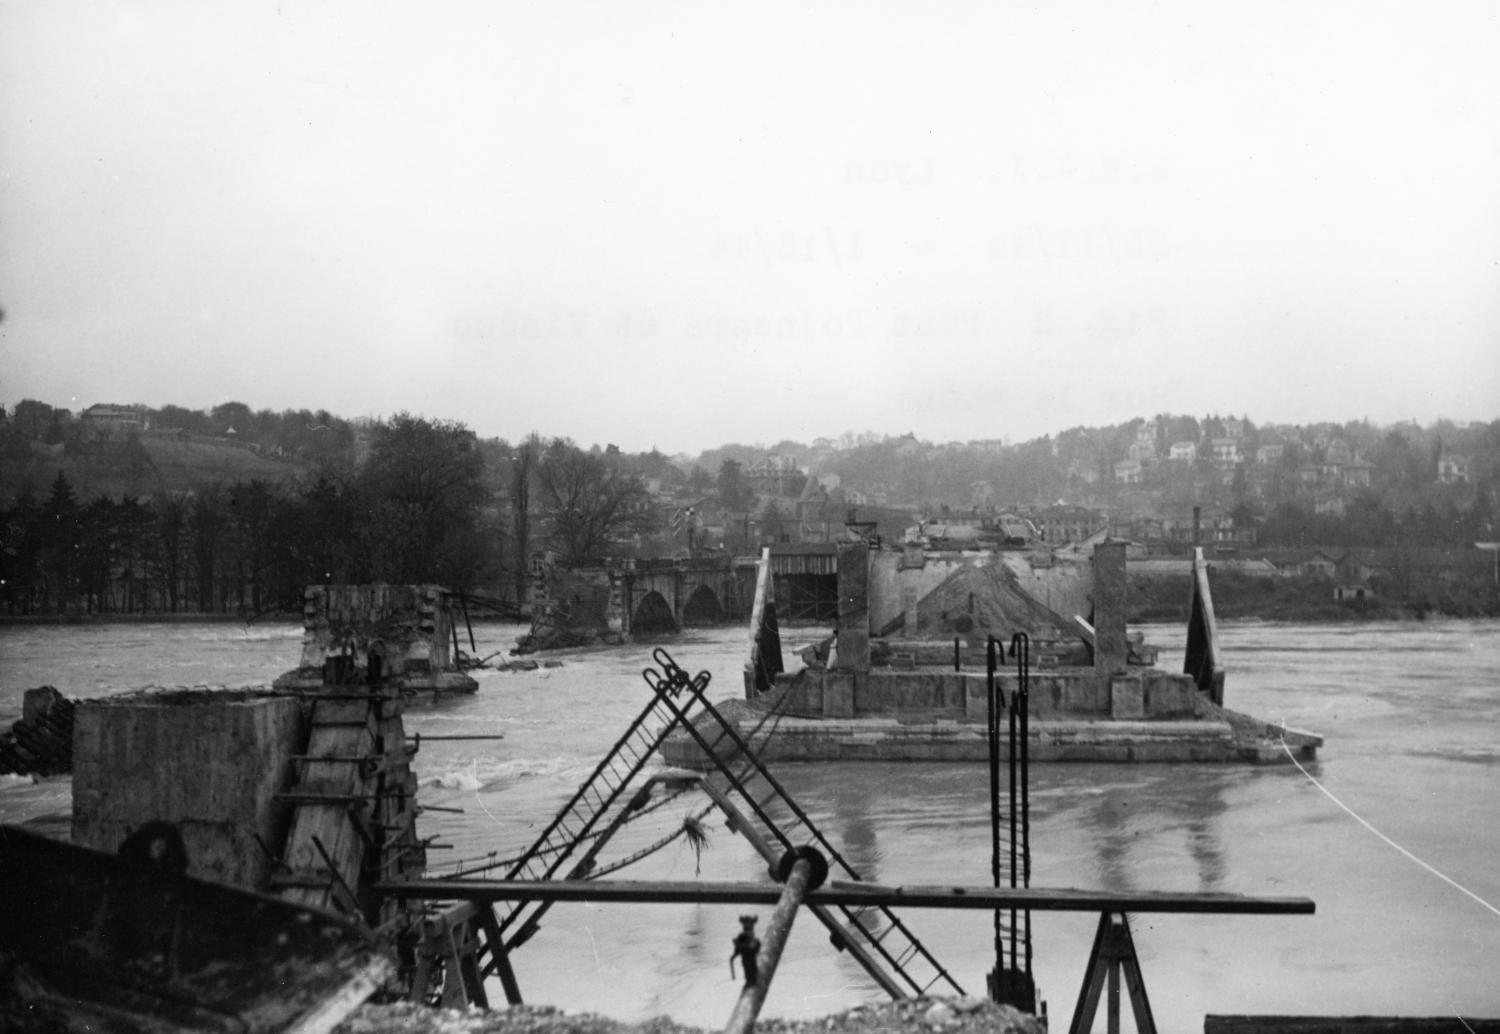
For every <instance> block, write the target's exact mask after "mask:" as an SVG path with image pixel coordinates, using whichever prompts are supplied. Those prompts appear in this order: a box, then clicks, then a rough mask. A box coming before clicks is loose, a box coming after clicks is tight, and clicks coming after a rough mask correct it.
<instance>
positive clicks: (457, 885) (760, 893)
mask: <svg viewBox="0 0 1500 1034" xmlns="http://www.w3.org/2000/svg"><path fill="white" fill-rule="evenodd" d="M372 889H373V890H374V891H375V892H376V893H379V894H383V895H385V896H387V897H395V898H408V899H412V900H438V901H591V902H625V903H641V902H697V903H703V904H734V905H774V904H775V903H776V902H777V900H778V899H779V898H780V896H781V888H780V887H779V886H778V885H776V884H774V883H744V882H727V881H726V882H710V881H706V880H704V881H695V882H690V883H672V882H659V881H649V880H641V881H637V880H472V879H431V880H412V881H410V882H407V883H389V882H388V883H382V884H379V885H377V886H375V887H374V888H372ZM804 903H805V904H807V905H809V906H811V905H854V906H859V905H899V906H901V907H903V908H954V909H996V908H1016V909H1026V908H1029V909H1033V910H1036V911H1041V912H1173V913H1186V914H1214V915H1311V914H1312V913H1313V912H1314V911H1315V909H1316V906H1315V905H1314V903H1313V902H1312V901H1311V900H1310V899H1308V898H1282V897H1274V898H1273V897H1249V896H1246V895H1241V894H1198V893H1190V892H1175V891H1141V892H1135V893H1116V892H1112V891H1096V890H1073V889H1066V888H1064V889H1050V888H1045V887H1029V888H1020V887H1017V888H1011V887H971V886H933V885H920V886H918V885H908V886H901V887H887V886H881V885H879V884H867V883H841V882H839V881H837V880H835V881H832V882H830V883H828V884H826V885H824V886H823V887H820V888H818V889H817V890H815V891H813V892H811V893H810V894H808V895H807V897H806V898H805V899H804Z"/></svg>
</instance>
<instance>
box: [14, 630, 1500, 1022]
mask: <svg viewBox="0 0 1500 1034" xmlns="http://www.w3.org/2000/svg"><path fill="white" fill-rule="evenodd" d="M1146 631H1147V635H1148V639H1149V640H1150V641H1152V642H1154V643H1157V644H1158V645H1160V646H1162V647H1163V648H1164V654H1165V656H1164V658H1163V664H1164V665H1174V664H1180V646H1181V639H1182V632H1181V630H1180V629H1178V628H1175V627H1165V626H1153V627H1150V628H1148V629H1147V630H1146ZM476 632H477V634H478V636H479V637H480V642H479V651H480V653H481V654H484V653H488V652H490V650H497V649H501V648H502V647H505V646H508V645H509V644H510V643H511V642H512V641H514V639H515V636H516V634H517V629H516V628H515V627H514V626H505V625H489V626H483V625H482V626H478V627H477V628H476ZM1221 633H1222V635H1223V639H1224V646H1225V653H1226V656H1227V662H1228V664H1229V666H1230V667H1229V678H1228V686H1227V691H1226V695H1227V702H1228V703H1229V704H1230V706H1232V707H1235V708H1237V709H1240V710H1243V711H1247V712H1250V713H1252V714H1255V715H1257V716H1259V717H1262V718H1266V719H1269V720H1272V721H1285V722H1286V724H1288V725H1291V726H1295V727H1298V728H1303V729H1309V730H1312V731H1315V732H1318V733H1321V734H1322V735H1324V736H1325V737H1326V740H1327V742H1326V745H1325V746H1324V748H1323V749H1322V751H1321V757H1320V759H1319V761H1318V762H1317V763H1316V764H1314V765H1311V766H1309V775H1310V776H1312V777H1315V778H1316V779H1317V780H1318V781H1319V782H1321V783H1322V784H1323V786H1324V787H1326V789H1327V791H1328V792H1329V793H1331V794H1332V795H1333V796H1334V797H1336V798H1337V799H1338V802H1341V803H1336V802H1335V801H1334V800H1333V799H1330V797H1329V796H1328V795H1327V794H1325V793H1324V792H1323V791H1322V790H1320V789H1319V788H1318V786H1317V785H1315V784H1314V783H1313V782H1312V781H1311V779H1310V778H1309V775H1304V774H1303V773H1302V772H1299V771H1298V770H1297V769H1296V768H1295V767H1292V766H1290V765H1286V766H1278V767H1273V768H1248V767H1227V766H1225V767H1196V766H1187V765H1152V766H1110V765H1086V764H1072V765H1038V766H1035V768H1034V769H1033V772H1032V788H1033V789H1032V851H1033V884H1034V885H1036V886H1048V887H1081V888H1098V889H1106V890H1108V889H1119V890H1127V889H1128V890H1168V891H1196V890H1213V891H1231V892H1237V893H1246V894H1263V895H1277V896H1305V897H1309V898H1312V899H1313V900H1314V901H1315V902H1316V903H1317V913H1316V914H1315V915H1312V916H1288V917H1259V916H1224V917H1218V916H1180V917H1174V916H1151V915H1139V916H1135V917H1133V919H1132V926H1133V929H1134V931H1135V940H1136V945H1137V948H1138V950H1139V952H1140V954H1141V958H1142V965H1143V971H1144V974H1145V979H1146V985H1147V989H1148V991H1149V994H1150V998H1151V1004H1152V1007H1153V1009H1154V1010H1155V1013H1156V1018H1157V1022H1158V1026H1159V1027H1160V1028H1161V1029H1163V1030H1201V1029H1202V1022H1203V1021H1202V1017H1203V1015H1204V1014H1205V1013H1208V1012H1216V1013H1336V1014H1356V1013H1357V1014H1401V1015H1438V1016H1441V1015H1462V1016H1476V1015H1481V1016H1500V911H1497V909H1500V623H1496V622H1459V621H1436V622H1424V623H1411V624H1377V625H1357V626H1332V627H1330V626H1309V625H1282V624H1270V623H1265V624H1260V623H1241V624H1233V623H1231V624H1226V625H1224V626H1222V629H1221ZM815 635H816V632H814V631H809V632H807V633H805V636H804V637H801V638H799V632H798V631H796V630H792V631H790V632H788V633H787V639H788V640H790V643H789V645H790V646H792V647H795V646H797V645H801V642H803V641H810V640H811V639H812V638H813V637H814V636H815ZM300 641H301V633H300V630H299V629H297V628H295V627H293V626H280V625H278V626H241V625H191V626H156V625H129V626H102V627H88V628H35V627H21V628H16V627H11V628H4V629H0V723H3V724H5V725H8V724H9V722H11V721H13V720H14V719H15V718H16V717H17V716H18V715H19V713H20V697H21V691H22V690H23V689H25V688H28V687H31V686H35V685H41V684H44V683H46V684H51V685H55V686H57V687H58V688H59V689H61V690H63V691H64V692H65V693H68V694H69V695H73V696H98V695H104V694H107V693H113V692H120V691H124V690H128V689H134V688H140V687H142V686H147V685H172V686H176V685H215V686H220V685H222V686H243V685H254V684H263V683H267V682H269V681H270V680H271V679H272V678H274V677H275V676H276V675H277V674H280V673H281V672H282V671H285V670H287V669H288V668H291V667H293V666H295V664H296V662H297V658H298V655H299V652H300ZM652 645H655V644H635V645H632V646H629V647H623V648H616V649H611V650H593V651H573V652H563V653H560V654H558V655H556V656H557V657H558V659H560V660H562V661H563V666H562V667H560V668H553V669H543V670H539V671H536V672H524V673H499V672H481V673H479V678H480V689H479V692H478V694H477V695H475V696H474V697H472V698H469V699H462V700H453V701H450V702H446V703H444V704H441V705H437V706H428V707H423V708H419V709H415V710H413V711H411V712H409V713H408V731H409V732H426V733H428V734H437V733H442V732H468V733H478V732H498V733H503V734H504V736H505V739H504V740H503V741H500V742H498V743H488V742H476V741H470V742H429V743H427V744H425V745H424V746H423V748H422V751H421V753H420V754H419V755H418V757H417V768H418V774H419V777H420V780H421V785H422V794H423V802H424V803H426V804H431V805H438V806H442V807H445V808H461V809H463V813H462V814H450V813H446V812H438V811H428V812H426V813H424V815H423V816H422V818H421V832H422V833H423V834H424V835H432V834H438V835H439V837H440V839H441V840H442V841H443V842H445V843H449V844H452V845H453V847H452V848H451V849H450V850H447V851H434V852H433V853H432V856H431V858H432V861H433V864H434V869H435V871H436V872H438V873H441V872H443V871H445V870H448V869H451V868H452V867H453V866H454V865H455V864H459V863H465V862H466V863H473V862H474V861H476V860H482V859H483V858H484V857H486V856H487V855H488V854H489V853H491V852H494V853H495V854H496V856H498V857H505V856H507V855H509V854H512V853H514V852H516V851H518V850H519V849H520V848H522V847H524V846H525V845H526V844H527V843H529V842H530V840H531V839H532V838H533V837H534V836H535V835H536V834H537V832H538V831H539V829H540V828H541V826H542V825H544V824H545V822H546V821H547V820H548V819H549V818H550V817H551V815H552V814H553V813H554V812H555V811H556V809H557V808H558V807H560V806H561V805H562V804H563V802H564V801H565V800H566V798H567V797H568V795H569V794H570V793H571V792H572V790H573V789H574V788H575V787H576V786H577V784H578V783H579V782H580V781H581V780H582V779H583V778H584V777H585V776H586V775H587V774H588V773H589V771H591V770H592V767H593V765H594V764H595V763H596V762H597V760H598V758H599V757H600V755H601V754H602V752H603V751H604V750H606V749H607V748H608V747H609V746H610V744H611V743H613V741H614V740H615V738H616V737H617V736H618V735H619V734H620V732H622V731H623V729H624V727H625V725H626V724H628V722H629V721H630V720H631V718H633V717H634V716H635V714H637V713H638V712H639V710H640V709H641V708H642V707H643V706H644V705H645V703H646V702H647V700H648V697H649V690H648V689H647V687H646V685H645V683H644V682H643V680H642V679H641V677H640V670H641V668H642V667H644V666H645V665H646V664H647V663H649V660H650V650H651V647H652ZM661 645H665V646H666V647H667V649H668V650H670V651H671V652H672V653H673V655H674V656H676V658H677V659H678V661H679V662H680V663H681V664H682V665H683V667H686V668H688V669H689V670H691V671H695V672H696V671H699V670H708V671H709V672H710V673H711V674H712V675H713V679H714V683H713V687H712V691H711V694H710V695H711V696H714V697H715V698H721V697H725V696H731V695H735V694H737V693H738V691H739V686H740V678H739V670H740V665H741V662H742V657H743V650H744V645H745V635H744V632H743V630H741V629H721V630H712V631H697V632H690V633H687V634H685V635H683V636H681V637H677V638H675V639H671V640H664V641H663V643H662V644H661ZM778 774H779V775H780V777H781V779H782V781H783V783H784V784H785V785H786V786H787V788H788V789H789V790H790V791H791V792H792V793H793V794H794V796H796V797H797V799H798V800H799V802H800V803H801V804H802V805H803V806H804V807H805V808H806V809H807V810H808V811H809V813H810V814H811V815H812V816H813V818H814V820H815V821H817V822H818V823H819V824H820V825H821V826H822V827H823V829H824V831H825V833H826V834H827V835H828V836H829V838H830V839H831V840H832V841H833V842H834V843H835V844H837V845H839V847H840V850H841V851H842V852H843V853H844V855H845V857H846V858H847V859H848V860H849V861H850V862H851V864H853V865H854V866H855V867H856V868H859V869H860V870H861V872H862V873H863V874H864V875H865V876H866V878H868V879H872V880H879V881H881V882H885V883H970V884H983V883H986V882H987V881H988V873H989V833H988V829H989V827H988V799H987V785H988V784H987V776H986V772H985V769H984V766H982V765H936V764H907V765H859V764H824V765H787V766H782V767H781V768H780V769H778ZM0 781H3V785H0V818H3V819H4V820H5V821H11V822H14V821H37V822H39V823H40V824H42V825H43V826H46V827H50V828H52V829H54V830H57V829H66V822H67V812H68V808H69V807H70V796H69V787H68V782H67V780H59V781H52V782H43V783H40V784H35V785H33V784H31V783H30V782H28V781H25V780H17V779H8V780H7V777H0ZM697 804H698V802H696V801H683V802H680V803H679V804H678V805H677V806H675V807H674V808H667V809H663V811H662V812H659V813H657V815H656V816H653V819H652V821H650V822H642V823H640V824H639V826H640V828H636V827H632V828H631V829H630V830H628V831H627V833H626V834H625V835H624V836H622V838H621V840H620V841H619V843H620V849H619V853H620V854H624V853H626V852H628V851H630V850H631V849H633V848H634V847H638V846H641V845H643V844H646V843H649V842H651V841H652V840H653V839H655V837H656V836H658V835H660V834H661V833H663V832H666V831H669V830H670V829H671V828H673V827H674V826H675V825H677V824H680V822H681V818H682V816H683V815H684V814H686V813H687V812H689V811H692V810H694V809H695V808H696V807H697ZM1351 812H1352V813H1354V815H1357V816H1359V819H1363V822H1364V823H1367V824H1368V825H1365V824H1363V823H1361V821H1359V819H1356V818H1355V817H1353V815H1351ZM1372 828H1373V830H1375V831H1378V832H1379V833H1380V834H1384V835H1385V836H1386V837H1388V838H1389V839H1390V840H1391V841H1394V842H1395V843H1396V844H1399V845H1400V846H1401V847H1402V848H1404V849H1405V850H1406V851H1407V852H1409V855H1408V854H1403V853H1402V852H1401V851H1399V850H1397V849H1396V848H1395V847H1392V846H1391V845H1390V844H1388V843H1387V842H1386V841H1384V840H1382V839H1381V838H1380V837H1379V836H1378V835H1377V834H1376V832H1374V831H1372ZM1422 863H1425V865H1426V866H1430V867H1431V868H1430V869H1428V868H1424V865H1423V864H1422ZM763 869H764V867H763V866H762V865H761V863H760V862H759V860H758V858H757V856H755V855H754V853H753V852H752V851H751V850H750V849H749V848H748V847H747V846H746V845H744V844H743V843H742V842H741V841H740V840H739V839H738V838H737V837H735V836H733V835H732V834H730V833H729V832H728V831H727V830H725V829H724V828H723V826H722V824H714V825H712V827H711V836H710V841H709V845H708V848H707V849H706V850H705V851H703V853H702V855H701V857H695V856H694V854H693V852H692V851H691V850H690V849H688V848H687V847H685V846H682V845H681V843H680V842H679V843H678V844H676V845H673V846H672V847H669V848H667V849H666V850H665V851H663V852H661V853H659V854H657V855H655V856H653V857H651V858H650V859H648V860H646V861H644V862H642V863H640V864H639V865H637V866H635V867H633V868H631V869H628V870H626V871H625V872H624V873H622V874H621V875H622V877H629V878H638V879H674V880H680V879H692V878H694V876H695V874H698V873H700V872H701V875H702V876H703V877H704V878H708V879H759V878H761V877H762V875H763ZM1433 870H1435V871H1436V872H1437V873H1441V874H1442V877H1446V880H1445V879H1444V878H1442V877H1440V876H1438V875H1435V874H1434V872H1433ZM1448 880H1451V881H1452V882H1451V883H1450V882H1447V881H1448ZM1455 885H1456V886H1455ZM740 911H744V910H743V909H737V908H735V907H734V906H639V905H613V906H602V905H565V906H558V907H557V908H555V909H554V910H553V911H552V912H551V913H550V915H549V917H548V919H547V920H546V922H545V925H544V927H543V929H542V931H541V933H539V934H538V935H537V936H536V937H535V938H534V939H533V940H532V941H531V942H530V943H528V944H527V945H526V946H525V947H524V948H523V949H522V950H521V951H520V952H519V953H518V955H517V957H516V960H515V961H516V969H517V972H518V975H519V978H520V981H521V986H522V990H523V991H524V992H525V994H526V996H527V998H528V1000H529V1001H534V1002H550V1003H554V1004H558V1005H563V1006H565V1007H567V1008H571V1009H588V1010H596V1011H602V1012H606V1013H609V1014H612V1015H615V1016H618V1017H621V1018H643V1017H648V1016H652V1015H659V1014H663V1013H665V1014H669V1015H671V1016H673V1017H676V1018H678V1019H680V1020H683V1021H686V1022H691V1023H696V1024H700V1025H705V1026H709V1027H716V1026H719V1025H721V1024H722V1023H723V1021H724V1019H725V1018H726V1017H727V1016H728V1013H729V1010H730V1008H731V1007H732V1004H733V1000H734V996H735V994H736V985H735V984H734V983H733V982H732V981H731V979H730V975H729V962H728V960H729V951H730V941H731V939H732V937H733V936H734V934H735V933H736V932H737V931H738V922H737V920H736V916H737V914H738V912H740ZM761 911H763V912H764V913H766V914H767V915H768V914H769V909H763V910H761ZM904 918H905V919H906V921H907V923H908V925H909V926H910V927H911V928H912V929H913V930H914V931H915V932H916V934H917V935H918V936H919V937H920V938H922V940H923V941H924V942H925V943H926V944H927V945H928V947H929V948H930V949H931V950H932V951H933V953H934V954H936V955H937V956H938V957H939V958H940V959H941V960H942V961H943V962H944V963H945V964H946V965H947V966H948V967H949V969H950V970H952V971H953V973H954V974H955V975H956V977H957V978H958V980H959V981H960V982H961V983H962V984H963V985H964V986H965V987H966V989H968V990H970V991H974V992H982V990H983V988H984V974H985V972H986V971H987V970H988V969H989V968H990V967H991V966H992V965H993V960H992V958H991V957H990V956H989V949H988V947H987V944H988V927H989V924H988V920H987V918H986V917H985V916H983V915H981V914H978V913H960V912H942V911H912V912H910V913H909V914H905V915H904ZM1094 922H1095V919H1094V917H1092V916H1085V915H1074V914H1065V913H1037V914H1036V915H1035V917H1034V924H1033V925H1034V930H1035V943H1036V962H1035V967H1036V974H1037V978H1038V983H1039V987H1040V993H1041V995H1042V996H1043V997H1044V998H1046V999H1047V1000H1048V1002H1049V1005H1050V1007H1051V1012H1052V1014H1053V1025H1054V1028H1060V1027H1061V1026H1062V1025H1064V1024H1066V1023H1067V1020H1068V1017H1069V1016H1070V1015H1071V1013H1072V1010H1073V1007H1074V1003H1075V1001H1076V999H1077V996H1078V992H1079V988H1080V984H1081V982H1082V978H1083V968H1084V962H1085V960H1086V957H1087V953H1088V949H1089V945H1090V943H1091V941H1092V937H1093V929H1094ZM497 997H498V994H497ZM879 997H880V992H879V991H878V989H876V988H874V987H873V985H871V984H870V982H869V981H868V979H867V978H866V977H865V976H864V974H863V972H862V971H861V970H860V969H859V968H858V967H857V966H856V965H855V964H853V963H852V962H851V961H850V960H848V959H847V958H846V957H844V956H841V955H838V954H836V953H835V952H833V950H832V949H831V947H830V946H829V943H828V939H827V937H826V935H825V933H824V931H823V928H822V927H821V926H820V925H819V924H818V923H816V922H815V921H812V920H811V919H810V917H807V916H803V917H802V918H801V919H799V920H798V923H797V926H796V928H795V929H794V931H793V934H792V937H791V940H790V943H789V945H788V948H787V952H786V955H785V956H784V958H783V962H782V966H781V969H780V971H779V972H778V974H777V977H776V983H775V987H774V988H773V990H772V992H771V995H770V998H769V1001H768V1005H767V1010H766V1011H767V1014H768V1015H784V1016H802V1015H816V1014H819V1013H824V1012H828V1011H832V1010H835V1009H840V1008H844V1007H847V1006H849V1005H851V1004H854V1003H856V1002H859V1001H864V1000H873V999H876V998H879ZM1100 1022H1101V1023H1102V1016H1101V1019H1100Z"/></svg>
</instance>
